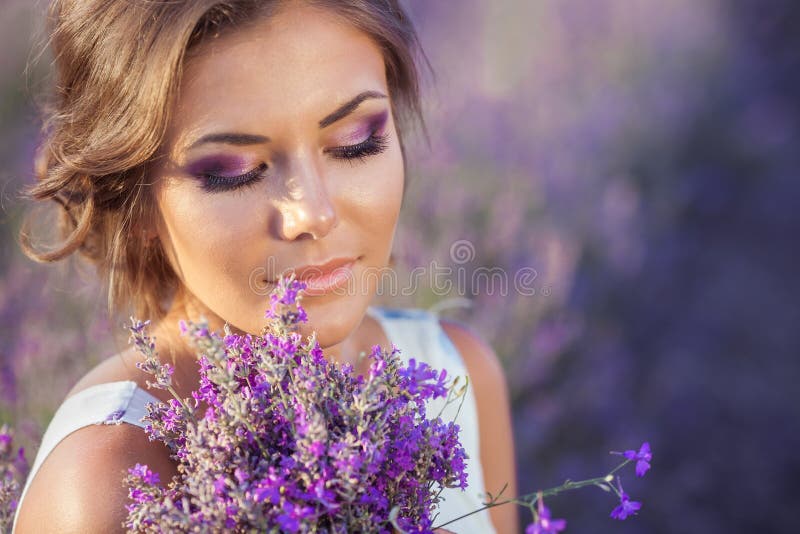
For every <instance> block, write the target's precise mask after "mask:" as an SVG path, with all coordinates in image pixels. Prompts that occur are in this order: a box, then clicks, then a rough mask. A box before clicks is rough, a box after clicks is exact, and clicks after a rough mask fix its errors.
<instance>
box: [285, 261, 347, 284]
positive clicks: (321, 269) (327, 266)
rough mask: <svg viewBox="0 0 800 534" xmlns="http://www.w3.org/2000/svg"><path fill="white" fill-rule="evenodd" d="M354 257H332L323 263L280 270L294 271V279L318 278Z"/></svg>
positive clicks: (287, 272) (328, 273) (344, 264)
mask: <svg viewBox="0 0 800 534" xmlns="http://www.w3.org/2000/svg"><path fill="white" fill-rule="evenodd" d="M356 259H357V258H354V257H339V258H333V259H331V260H328V261H326V262H325V263H318V264H309V265H302V266H300V267H289V268H287V269H285V270H284V271H282V272H284V273H285V274H287V275H288V274H289V273H291V272H294V273H295V279H297V280H309V279H311V278H318V277H324V276H326V275H330V274H331V273H333V272H335V271H336V269H338V268H340V267H343V266H346V265H349V264H351V263H353V262H355V261H356ZM277 281H278V280H277V279H275V280H270V283H277Z"/></svg>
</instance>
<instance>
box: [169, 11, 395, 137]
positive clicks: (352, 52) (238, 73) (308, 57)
mask: <svg viewBox="0 0 800 534" xmlns="http://www.w3.org/2000/svg"><path fill="white" fill-rule="evenodd" d="M294 5H295V6H296V4H294ZM365 90H376V91H381V92H386V75H385V67H384V62H383V57H382V55H381V51H380V49H379V48H378V46H377V45H376V44H375V43H374V42H373V41H372V40H371V39H370V37H369V36H368V35H366V34H365V33H363V32H361V31H360V30H358V29H357V28H355V27H353V26H351V25H350V24H348V23H347V21H345V20H343V19H341V18H339V17H337V16H336V15H335V14H332V13H329V12H326V11H323V10H321V9H319V8H311V7H307V6H298V7H287V8H285V9H283V10H282V11H280V12H278V13H277V14H275V15H273V16H272V17H269V18H263V19H258V20H256V21H253V22H252V23H250V24H248V25H247V26H244V27H235V28H234V27H232V28H227V29H226V32H223V34H222V35H221V36H220V37H218V38H213V39H210V40H208V41H206V42H203V43H201V44H200V45H199V46H198V47H197V48H196V49H194V50H193V51H192V55H191V57H189V58H187V60H186V63H185V65H184V74H183V80H182V83H181V89H180V92H179V94H178V95H177V100H176V103H175V113H174V114H173V120H172V124H171V128H170V135H171V136H172V137H174V136H176V135H179V134H180V135H181V137H189V138H190V137H191V136H192V132H198V131H203V130H204V129H205V128H207V127H209V126H214V127H219V126H225V125H231V126H233V125H235V126H238V127H239V128H248V127H251V128H253V133H261V132H264V133H267V135H269V133H268V132H265V131H264V129H265V128H267V129H270V130H272V129H278V128H281V127H283V126H291V125H300V123H303V126H308V125H312V126H314V127H315V128H316V127H317V121H319V119H321V118H322V117H323V116H325V115H326V114H327V113H329V112H330V111H332V110H333V109H334V108H335V107H336V106H337V104H340V103H343V102H345V101H346V100H348V99H350V98H352V97H353V96H355V95H356V94H358V93H360V92H362V91H365Z"/></svg>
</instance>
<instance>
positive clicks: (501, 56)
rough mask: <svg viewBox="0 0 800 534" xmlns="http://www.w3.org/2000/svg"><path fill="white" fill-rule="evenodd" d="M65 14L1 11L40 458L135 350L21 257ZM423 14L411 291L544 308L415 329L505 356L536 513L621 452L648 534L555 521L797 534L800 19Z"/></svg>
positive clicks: (1, 157) (31, 416) (522, 463)
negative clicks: (439, 277) (470, 340)
mask: <svg viewBox="0 0 800 534" xmlns="http://www.w3.org/2000/svg"><path fill="white" fill-rule="evenodd" d="M44 5H45V3H44V2H35V3H34V2H29V1H27V0H3V2H2V4H0V35H2V37H1V38H0V39H2V47H0V50H2V51H1V52H0V96H1V98H2V103H1V104H0V161H2V162H3V165H2V168H0V223H1V225H0V423H2V422H10V423H11V424H12V425H14V427H15V428H16V429H17V432H18V435H19V437H20V439H21V441H22V443H23V444H24V445H26V450H27V451H28V457H29V459H30V460H32V459H33V456H34V454H35V451H36V449H37V447H38V440H39V439H40V438H41V434H42V433H43V431H44V428H45V427H46V425H47V423H48V422H49V420H50V418H51V417H52V415H53V413H54V411H55V409H56V408H57V407H58V405H59V404H60V402H61V401H62V399H63V397H64V395H65V394H66V393H67V391H68V390H69V389H70V388H71V387H72V385H73V384H74V382H75V381H76V380H77V379H78V378H79V377H80V376H81V375H82V374H83V373H84V372H85V371H86V370H87V369H89V368H90V367H91V366H93V365H95V364H96V363H97V362H99V361H100V360H102V359H104V358H105V357H107V356H109V355H111V354H113V353H115V352H116V351H117V350H119V349H118V347H115V346H114V342H113V333H114V331H115V330H121V325H112V324H109V322H108V321H107V320H106V319H105V317H104V306H105V301H104V298H105V296H104V294H103V288H101V287H98V285H97V283H96V281H95V280H94V279H93V277H92V276H91V273H90V272H86V269H80V268H79V266H76V265H72V264H60V265H51V266H42V265H37V264H34V263H33V262H31V261H29V260H27V259H26V258H25V257H24V256H22V254H21V253H20V252H19V248H18V246H17V243H16V234H17V231H18V229H19V225H20V220H21V214H22V206H21V204H20V203H19V201H18V199H17V194H18V191H19V188H20V187H21V186H22V185H23V184H25V183H29V182H30V181H32V171H31V161H32V156H33V150H34V147H35V144H36V140H37V132H38V127H39V123H38V121H37V117H36V113H35V110H34V108H33V106H32V97H33V96H34V95H35V94H36V93H37V92H38V91H40V90H41V89H42V82H41V80H42V79H43V75H44V72H45V69H46V68H47V65H48V62H49V59H48V58H46V57H45V58H44V59H43V60H42V61H40V62H38V63H37V62H36V61H35V60H36V51H37V50H38V49H39V48H38V44H39V43H40V41H41V40H42V39H44V36H43V35H42V33H41V23H42V15H41V13H42V10H43V7H44ZM406 6H407V8H408V9H409V12H410V14H411V16H412V17H413V18H414V20H415V21H416V23H417V27H418V31H419V34H420V37H421V41H422V44H423V47H424V49H425V51H426V53H427V55H428V58H429V60H430V62H431V65H432V66H433V69H434V71H435V74H436V77H435V79H434V78H430V79H429V81H428V83H427V84H426V87H425V106H426V109H425V111H426V120H427V122H428V127H429V133H430V141H431V143H430V146H428V145H426V144H425V143H424V142H423V140H422V138H421V137H418V138H416V139H412V140H409V142H410V146H409V163H410V166H409V169H408V173H409V175H408V179H409V184H410V185H409V187H410V188H409V191H408V193H407V196H406V201H405V205H404V207H403V214H402V220H401V222H400V229H399V230H398V235H397V240H396V243H395V255H396V257H397V258H398V262H399V266H398V269H399V270H400V271H401V272H410V271H411V269H414V268H415V267H420V266H421V267H425V266H429V265H430V264H431V262H437V263H438V264H439V265H450V266H452V267H457V268H459V269H462V270H465V272H466V273H467V276H469V275H470V274H471V273H474V272H476V270H480V269H487V268H488V269H495V268H499V269H502V270H503V272H506V273H510V276H513V274H514V273H518V272H521V270H526V272H528V273H533V283H532V284H531V283H530V280H531V278H530V277H529V278H528V282H529V283H528V288H529V289H530V288H531V287H532V288H533V289H534V290H533V292H532V291H526V292H525V294H523V292H520V291H517V290H515V288H514V286H513V285H512V286H511V287H510V288H509V289H508V291H507V292H506V293H505V294H501V292H500V291H496V290H495V291H481V290H480V289H481V288H476V287H474V286H473V287H466V288H465V287H463V286H459V285H458V284H457V283H456V282H455V281H454V287H453V291H451V292H449V293H448V294H442V292H441V291H439V290H437V289H436V288H434V287H429V286H426V285H425V284H424V281H423V286H422V287H420V288H418V290H417V291H415V292H414V294H413V295H409V296H406V297H396V298H393V299H392V300H391V305H394V306H400V305H402V306H419V307H426V308H432V307H433V308H435V309H437V310H439V312H440V313H441V314H442V315H443V316H451V317H453V318H456V319H459V320H462V321H465V322H467V323H469V324H470V325H472V327H473V328H475V329H476V330H477V331H479V332H480V333H481V334H482V335H483V336H484V337H485V338H486V339H487V340H489V341H490V342H491V344H492V345H493V347H494V348H495V350H496V351H497V353H498V355H499V356H500V358H501V359H502V362H503V365H504V368H505V370H506V374H507V377H508V383H509V388H510V393H511V400H512V405H513V412H514V427H515V428H514V431H515V440H516V448H517V465H518V480H519V491H520V493H521V494H524V493H529V492H533V491H535V490H537V489H539V488H544V487H550V486H554V485H558V484H560V483H561V482H563V480H564V479H566V478H571V479H581V478H588V477H591V476H598V475H602V474H604V473H605V472H607V470H608V469H610V468H611V467H613V466H614V465H615V464H616V460H617V458H616V457H611V456H609V455H608V451H610V450H623V449H631V448H638V446H639V445H640V444H641V442H642V441H645V440H649V441H650V443H651V445H652V448H653V451H654V457H653V462H652V465H653V468H652V470H651V471H650V472H649V473H648V474H647V476H646V477H644V478H642V479H637V478H635V477H634V476H633V473H632V469H631V470H625V472H624V474H623V477H624V478H623V482H624V486H625V490H626V491H627V492H628V493H629V494H630V495H631V496H632V498H633V499H634V500H640V501H642V502H643V503H644V506H643V508H642V510H641V512H640V513H639V515H638V516H637V517H634V518H631V519H628V520H627V521H625V522H620V523H618V522H615V521H614V520H612V519H609V517H608V514H609V512H610V511H611V509H612V508H613V507H614V506H615V504H616V502H615V499H614V498H613V496H611V495H607V494H605V493H603V492H602V491H600V490H598V489H596V488H586V489H582V490H579V491H576V492H571V493H569V494H566V495H564V496H560V497H557V498H552V499H550V500H549V501H548V505H549V506H550V508H551V509H552V511H553V515H554V517H564V518H566V519H567V520H568V530H567V531H568V532H574V533H595V532H610V533H620V534H624V533H676V532H677V533H695V532H696V533H706V534H716V533H738V532H759V533H773V532H775V533H778V532H780V533H784V532H785V533H789V532H796V531H797V527H796V524H797V521H798V515H797V512H796V508H794V507H795V506H796V504H797V502H798V500H800V453H798V451H800V394H799V393H800V388H798V386H797V384H798V382H800V354H798V348H800V318H799V317H798V306H796V305H795V302H794V301H795V299H797V298H798V296H800V292H799V291H798V290H797V289H798V288H797V283H796V281H795V278H794V277H795V275H796V273H797V272H798V267H800V266H798V263H799V262H798V257H800V255H799V254H798V253H797V250H796V239H797V238H796V237H795V234H796V232H797V231H798V230H800V209H798V208H800V202H799V201H800V199H798V196H799V195H798V193H800V184H799V183H798V181H797V174H798V168H800V146H798V141H799V140H800V139H799V138H798V133H800V121H799V120H798V119H799V118H800V113H799V112H800V32H798V28H800V3H798V2H796V1H789V0H784V1H770V2H764V1H757V0H735V1H733V0H731V1H722V0H720V1H716V0H670V1H668V2H663V1H657V0H537V1H528V0H503V1H502V2H483V1H479V0H460V1H459V2H457V3H456V2H446V1H444V0H438V1H421V0H416V1H409V2H406ZM793 243H795V244H794V245H793ZM455 244H459V246H462V245H465V244H466V246H467V254H466V255H465V256H464V255H459V256H455V255H454V245H455ZM401 280H402V277H401ZM531 293H533V294H531ZM520 512H521V513H520V515H521V518H522V523H521V524H520V531H521V532H522V531H523V529H524V525H525V524H527V523H529V522H530V520H531V517H530V513H529V512H528V511H526V510H524V509H520Z"/></svg>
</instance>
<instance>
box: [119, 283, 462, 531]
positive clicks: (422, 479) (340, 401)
mask: <svg viewBox="0 0 800 534" xmlns="http://www.w3.org/2000/svg"><path fill="white" fill-rule="evenodd" d="M304 288H305V284H303V283H302V282H299V281H296V280H294V277H293V276H291V277H290V278H288V279H281V280H280V282H279V283H278V286H277V287H276V289H275V290H274V291H273V293H272V294H271V295H270V308H269V310H267V313H266V318H267V319H268V323H267V325H266V326H265V327H264V330H263V331H262V333H261V335H259V336H252V335H249V334H248V335H245V336H239V335H234V334H232V333H231V331H230V329H229V328H228V326H227V325H225V329H224V330H225V332H224V336H223V335H220V334H218V333H216V332H209V330H208V326H207V324H206V323H200V324H195V323H191V322H188V323H187V322H183V321H182V322H181V323H180V327H181V331H182V333H183V335H185V336H188V338H189V341H190V343H191V344H192V345H193V347H194V348H195V349H196V350H197V355H198V359H199V365H200V374H201V381H200V388H199V390H197V391H194V392H192V397H193V399H181V398H179V396H178V395H177V394H176V392H175V390H174V388H173V387H172V384H171V375H172V372H173V370H174V369H173V367H172V366H170V365H169V364H164V363H161V362H160V361H159V359H158V357H157V354H156V352H155V344H154V343H153V342H152V341H151V340H150V338H148V337H147V335H146V333H145V330H146V327H147V324H148V322H141V321H137V320H135V319H133V318H132V319H131V321H132V325H131V326H130V327H129V329H130V331H131V334H132V335H131V337H132V340H133V342H134V343H135V345H136V347H137V349H138V350H139V351H140V352H142V354H143V355H144V356H145V361H144V362H143V363H139V364H137V365H138V366H139V368H140V369H142V370H143V371H145V372H147V373H149V374H152V375H153V376H154V377H155V379H156V380H155V382H150V381H148V386H150V387H157V388H161V389H166V390H169V391H170V392H171V393H172V395H173V397H174V398H173V399H171V400H170V403H169V404H166V403H150V404H149V405H148V415H146V416H145V417H144V420H145V421H146V422H147V426H146V428H145V432H146V433H147V434H148V437H149V438H150V440H151V441H153V440H160V441H162V442H163V443H165V444H166V445H167V446H168V448H169V449H170V451H171V457H172V459H173V460H174V461H176V462H177V464H178V467H177V470H178V474H177V475H176V476H174V477H173V479H172V480H171V481H168V483H167V485H166V486H165V485H162V483H161V481H160V480H159V476H158V474H157V473H154V472H152V471H151V470H150V469H149V468H148V466H146V465H141V464H136V466H134V467H132V468H131V469H129V471H128V475H127V476H126V478H125V483H126V484H127V486H128V488H129V497H130V499H131V500H132V501H133V502H132V504H129V505H127V506H126V508H127V510H128V517H127V520H126V521H125V522H124V524H123V526H124V527H125V528H127V529H128V530H129V531H135V532H162V531H169V532H190V531H191V532H206V531H220V530H225V531H233V532H252V531H259V532H319V533H324V532H327V533H340V532H341V533H344V532H353V531H358V532H367V531H369V532H381V533H387V534H388V533H390V532H393V531H400V532H432V521H433V520H432V518H431V515H432V512H433V511H434V510H435V509H436V505H437V504H438V502H439V495H440V493H441V491H442V490H443V488H446V487H447V488H452V487H460V488H462V489H464V488H466V486H467V473H466V471H465V462H464V460H465V457H466V453H465V451H464V449H463V447H462V446H461V444H460V443H459V440H458V433H459V430H460V428H459V426H458V425H457V424H455V423H454V422H447V423H444V422H443V421H442V419H441V418H440V417H438V416H437V417H436V418H433V419H427V418H426V413H425V403H426V401H427V400H428V399H430V398H435V397H444V396H446V403H445V404H449V403H451V402H455V400H456V399H458V398H459V397H460V398H461V400H462V402H463V398H464V393H465V391H466V387H467V384H464V385H462V386H461V387H458V382H459V379H460V377H457V378H456V380H454V381H453V382H452V383H450V384H448V383H446V382H445V378H446V371H445V370H442V371H441V372H438V373H437V372H436V371H435V370H433V369H431V368H430V367H429V366H428V365H427V364H425V363H422V362H417V361H415V360H414V359H411V360H410V361H409V364H408V365H407V366H404V365H402V361H401V359H400V357H399V356H398V350H397V349H396V348H394V347H393V350H392V351H391V352H387V351H383V350H382V349H381V347H380V346H379V345H376V346H375V347H373V350H372V353H371V354H369V358H371V359H372V363H371V366H370V370H369V374H368V376H363V375H359V376H353V373H352V366H350V365H349V364H344V365H341V366H339V365H337V364H335V363H332V362H329V361H327V360H326V359H325V358H324V357H323V353H322V350H321V348H320V346H319V344H318V343H317V341H316V335H315V334H312V335H311V336H309V337H308V338H307V340H305V341H304V340H303V339H302V338H301V336H300V334H298V333H297V332H296V329H297V325H298V324H299V323H300V322H303V321H306V320H307V317H306V314H305V311H304V310H303V308H302V306H301V305H300V299H301V297H302V295H298V292H300V291H301V290H302V289H304ZM201 403H202V404H203V405H204V406H203V407H201ZM440 414H441V412H440Z"/></svg>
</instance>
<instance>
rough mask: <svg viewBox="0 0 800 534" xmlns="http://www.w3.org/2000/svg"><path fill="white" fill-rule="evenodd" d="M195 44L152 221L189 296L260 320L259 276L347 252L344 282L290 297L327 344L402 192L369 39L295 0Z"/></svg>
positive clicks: (194, 302)
mask: <svg viewBox="0 0 800 534" xmlns="http://www.w3.org/2000/svg"><path fill="white" fill-rule="evenodd" d="M196 50H197V53H193V55H192V56H191V57H190V58H188V59H187V62H186V68H185V71H184V77H183V82H182V86H181V90H180V94H179V95H178V97H177V101H176V103H175V107H174V109H173V115H172V119H171V123H170V127H169V130H168V133H167V138H166V140H165V145H164V155H163V157H162V158H160V159H159V164H158V166H157V167H156V168H155V171H154V172H155V177H156V183H155V193H156V198H157V205H158V208H159V212H160V220H159V221H157V224H158V235H159V238H160V240H161V243H162V245H163V246H164V249H165V252H166V254H167V256H168V258H169V260H170V262H171V264H172V266H173V268H174V269H175V271H176V273H177V274H178V276H179V277H180V278H181V280H182V282H183V287H182V290H183V293H184V294H185V295H188V297H187V298H186V301H187V302H189V304H188V306H190V307H191V308H192V309H195V310H199V311H200V312H202V313H203V314H205V315H206V317H207V318H209V319H210V320H211V321H212V322H214V321H216V320H218V319H217V318H219V319H221V320H222V321H227V322H228V323H229V324H231V325H232V326H233V327H234V328H236V329H239V330H241V331H245V332H250V333H259V332H260V331H261V329H262V327H263V326H264V323H265V319H264V312H265V310H266V309H267V308H268V293H269V291H270V290H271V289H272V287H274V286H273V285H267V284H265V280H275V279H277V277H278V275H279V274H280V273H281V272H284V271H285V270H287V269H289V270H290V269H292V268H299V267H301V266H305V265H319V264H322V263H325V262H327V261H329V260H335V259H339V258H351V259H354V260H355V262H354V263H353V266H352V275H351V276H350V282H349V285H348V286H347V287H346V288H344V289H339V290H335V291H331V292H328V293H325V294H313V295H306V296H305V297H304V298H303V306H304V307H305V309H306V311H307V312H308V317H309V323H307V324H306V325H304V327H303V328H302V329H301V332H302V333H304V334H306V335H307V334H309V333H310V331H311V330H312V329H313V330H316V331H317V335H318V337H317V339H318V341H319V342H320V344H321V345H322V346H323V347H324V346H330V345H334V344H337V343H339V342H341V341H342V340H343V339H344V338H345V337H347V336H348V335H349V334H350V333H351V332H352V331H353V330H354V329H355V328H356V327H357V326H358V324H359V323H360V321H361V319H362V318H363V316H364V313H365V310H366V307H367V306H368V305H369V303H370V299H371V297H372V295H373V294H374V292H375V285H376V282H377V281H376V276H375V272H376V271H379V270H380V269H383V268H385V267H386V265H387V263H388V259H389V254H390V252H391V245H392V241H393V238H394V231H395V227H396V223H397V218H398V214H399V210H400V203H401V199H402V193H403V181H404V169H403V160H402V155H401V152H400V145H399V142H398V138H397V133H396V130H395V124H394V120H393V116H392V113H391V105H390V100H389V93H388V89H387V84H386V76H385V68H384V62H383V57H382V55H381V52H380V50H379V49H378V47H377V46H376V45H375V44H373V42H372V41H371V40H370V39H369V38H368V37H367V36H366V35H365V34H363V33H361V32H360V31H359V30H357V29H355V28H353V27H351V26H349V25H348V24H347V23H346V22H342V21H340V20H339V19H336V18H335V17H334V16H333V15H331V14H329V13H327V12H324V11H319V10H315V9H313V8H310V7H307V6H296V5H294V6H292V7H289V8H285V9H284V10H283V11H281V12H280V13H278V14H276V15H274V16H273V17H272V18H269V19H267V20H261V21H258V22H255V23H253V25H250V26H248V27H246V28H243V29H236V28H233V29H229V30H228V31H227V33H223V34H222V35H221V36H220V37H219V38H216V39H211V40H209V41H207V42H205V43H203V44H202V45H200V47H199V48H198V49H196ZM369 272H372V273H373V274H372V275H371V276H370V275H368V274H367V273H369Z"/></svg>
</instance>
